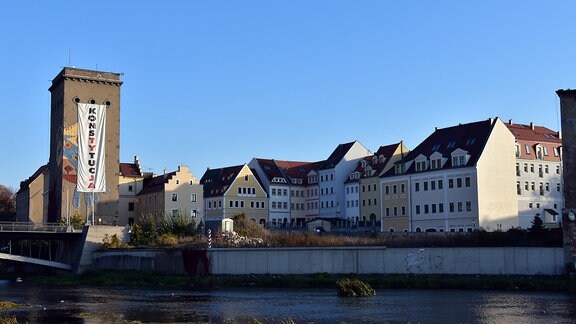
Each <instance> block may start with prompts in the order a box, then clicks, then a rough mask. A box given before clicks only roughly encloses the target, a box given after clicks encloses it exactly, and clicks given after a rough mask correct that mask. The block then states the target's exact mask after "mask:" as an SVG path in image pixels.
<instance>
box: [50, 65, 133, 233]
mask: <svg viewBox="0 0 576 324" xmlns="http://www.w3.org/2000/svg"><path fill="white" fill-rule="evenodd" d="M121 85H122V81H120V74H119V73H111V72H102V71H92V70H83V69H76V68H70V67H65V68H63V69H62V71H61V72H60V73H58V75H57V76H56V77H55V78H54V80H52V86H51V87H50V89H49V91H50V93H51V113H50V115H51V117H50V118H51V119H50V159H49V163H48V167H49V173H50V177H49V185H48V212H47V219H46V220H47V221H48V222H57V221H59V220H60V219H65V217H66V214H67V213H70V214H72V215H74V214H78V215H80V216H82V217H83V218H84V219H86V220H88V219H89V216H90V215H92V214H93V211H94V214H95V216H96V218H98V219H102V220H103V221H104V222H106V223H112V222H114V221H116V220H117V219H118V216H119V212H118V199H119V194H118V175H117V174H116V172H117V170H118V168H119V154H120V152H119V151H120V149H119V148H120V86H121ZM79 103H89V104H99V105H105V106H106V107H107V108H106V120H105V125H106V127H105V129H106V131H105V135H104V136H105V152H104V153H105V157H104V159H105V169H106V175H105V178H106V187H107V188H106V189H107V190H106V192H98V193H95V194H94V200H95V209H94V210H93V204H92V196H91V195H90V194H88V193H83V192H78V190H77V186H76V184H77V182H76V181H77V176H78V108H77V106H78V104H79Z"/></svg>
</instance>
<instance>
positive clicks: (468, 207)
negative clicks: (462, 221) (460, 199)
mask: <svg viewBox="0 0 576 324" xmlns="http://www.w3.org/2000/svg"><path fill="white" fill-rule="evenodd" d="M466 211H472V202H471V201H467V202H466Z"/></svg>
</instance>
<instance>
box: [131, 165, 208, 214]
mask: <svg viewBox="0 0 576 324" xmlns="http://www.w3.org/2000/svg"><path fill="white" fill-rule="evenodd" d="M137 201H138V204H137V211H138V214H152V215H155V216H160V215H173V216H174V215H177V214H180V215H188V216H190V217H192V218H193V219H195V220H196V223H197V224H199V223H200V222H201V221H202V219H203V217H204V210H203V208H204V199H203V187H202V185H201V184H200V182H199V181H198V180H197V178H196V177H195V176H194V175H193V174H192V173H190V170H189V168H188V167H187V166H183V165H181V166H179V167H178V170H176V171H173V172H170V173H164V174H162V175H159V176H155V177H150V178H144V181H143V188H142V190H140V192H139V193H138V195H137Z"/></svg>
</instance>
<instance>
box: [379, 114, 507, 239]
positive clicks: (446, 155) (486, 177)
mask: <svg viewBox="0 0 576 324" xmlns="http://www.w3.org/2000/svg"><path fill="white" fill-rule="evenodd" d="M513 150H514V138H513V136H512V134H511V133H510V132H509V131H508V129H507V128H506V126H505V125H504V123H502V122H501V121H500V120H499V119H498V118H496V119H492V118H491V119H488V120H485V121H480V122H475V123H469V124H461V125H458V126H453V127H448V128H443V129H436V131H435V132H434V133H432V134H431V135H430V136H429V137H428V138H426V140H424V141H423V142H422V143H421V144H420V145H418V146H417V147H416V148H415V149H414V150H412V151H411V152H410V153H409V154H408V155H407V156H406V157H405V158H404V160H403V166H402V167H397V168H395V172H394V176H396V177H399V176H400V174H405V175H407V176H408V179H409V187H410V189H409V194H410V197H409V203H410V212H408V214H409V217H410V218H409V220H408V221H409V228H410V229H409V230H410V231H415V232H420V231H472V230H474V229H475V228H479V227H481V228H484V229H486V230H507V229H509V228H513V227H517V226H518V218H517V216H516V215H517V214H518V206H517V200H516V188H515V183H516V180H515V173H514V168H515V158H514V155H513V154H511V153H510V152H513ZM389 176H392V175H391V174H390V175H389ZM384 178H386V177H384ZM384 178H383V181H385V179H384ZM400 178H402V177H400ZM384 218H385V216H384Z"/></svg>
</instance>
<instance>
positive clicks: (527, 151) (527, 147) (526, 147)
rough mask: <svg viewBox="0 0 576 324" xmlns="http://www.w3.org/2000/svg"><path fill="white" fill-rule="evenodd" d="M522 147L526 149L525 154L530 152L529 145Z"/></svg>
mask: <svg viewBox="0 0 576 324" xmlns="http://www.w3.org/2000/svg"><path fill="white" fill-rule="evenodd" d="M524 149H525V150H526V154H530V146H529V145H524Z"/></svg>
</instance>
